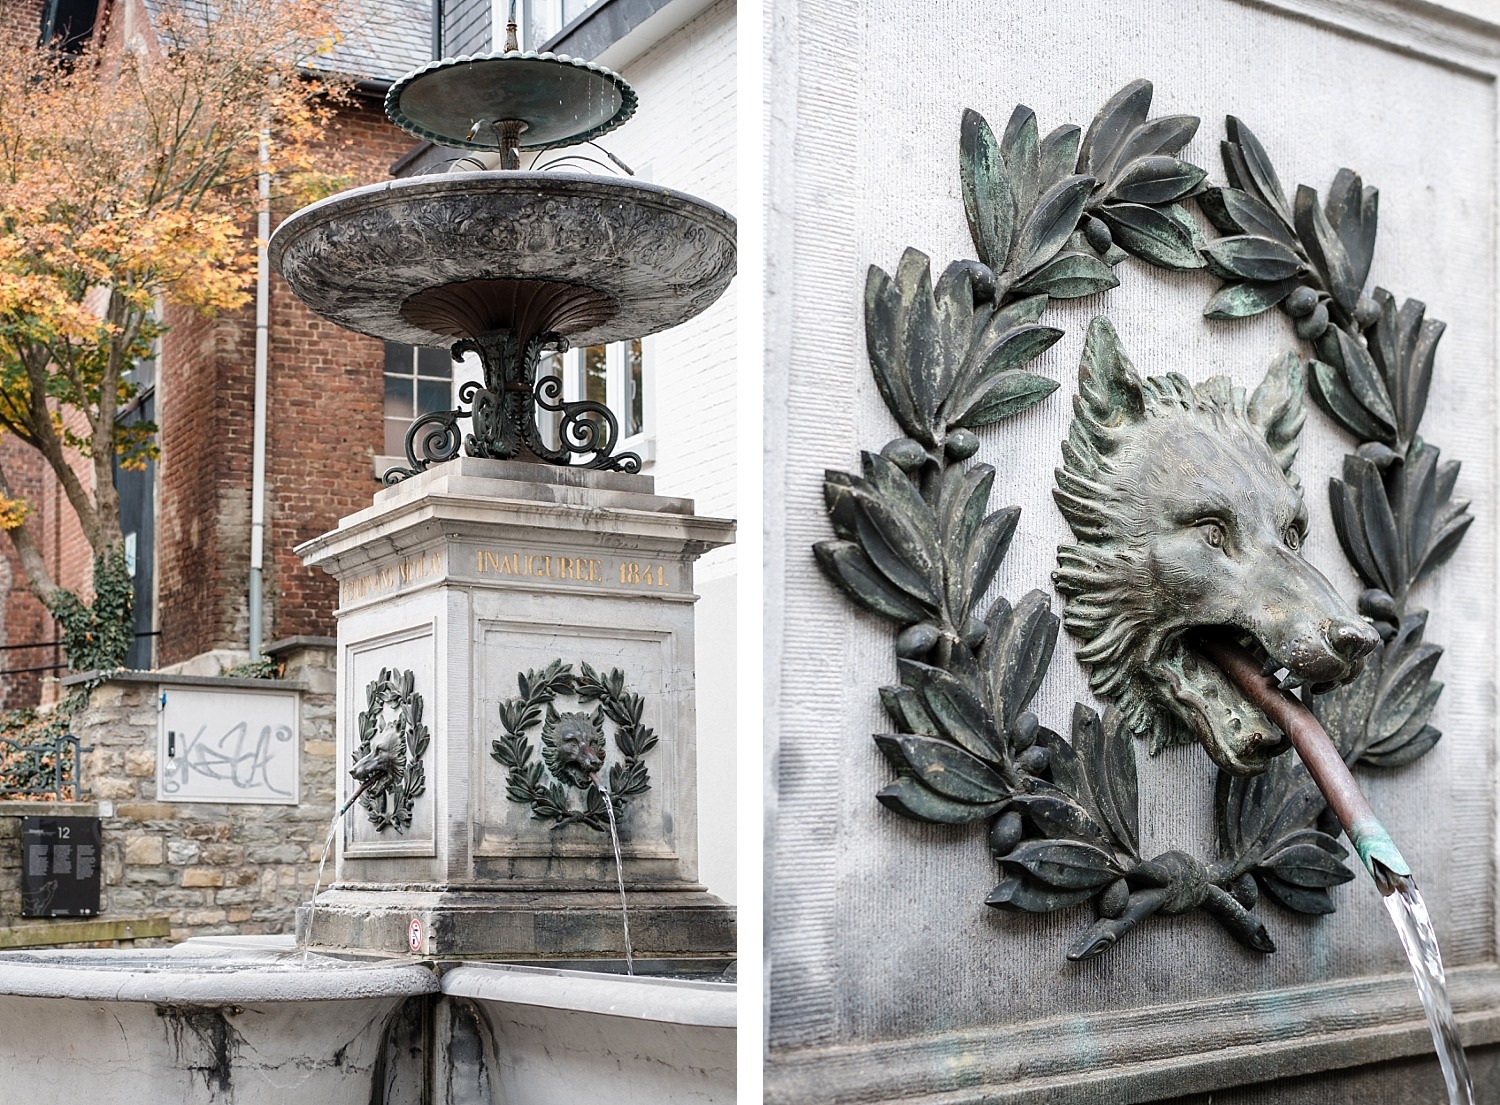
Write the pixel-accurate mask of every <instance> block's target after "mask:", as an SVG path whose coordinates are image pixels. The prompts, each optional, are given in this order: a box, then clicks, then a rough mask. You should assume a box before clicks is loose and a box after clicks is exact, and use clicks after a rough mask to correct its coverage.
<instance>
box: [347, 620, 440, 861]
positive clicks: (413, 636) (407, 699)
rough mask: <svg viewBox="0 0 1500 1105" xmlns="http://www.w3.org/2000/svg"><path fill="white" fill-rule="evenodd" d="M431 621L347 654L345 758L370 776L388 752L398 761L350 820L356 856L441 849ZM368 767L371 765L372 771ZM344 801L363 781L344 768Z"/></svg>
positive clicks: (352, 854)
mask: <svg viewBox="0 0 1500 1105" xmlns="http://www.w3.org/2000/svg"><path fill="white" fill-rule="evenodd" d="M434 648H435V643H434V637H433V628H432V625H431V624H430V623H428V624H426V625H417V626H413V627H411V628H409V629H406V630H398V631H397V632H395V633H391V634H386V635H382V636H379V637H375V638H373V639H369V640H364V641H358V642H355V643H352V644H350V645H349V646H348V647H347V649H346V650H345V653H344V687H343V694H344V695H345V696H347V697H346V698H345V702H346V706H345V709H344V725H345V729H346V732H345V734H344V745H343V746H344V748H345V749H346V752H345V753H344V762H343V763H341V765H340V767H341V771H342V772H346V773H347V772H350V771H351V769H353V770H356V771H359V773H360V775H361V776H366V775H367V774H368V773H369V770H373V768H372V767H371V765H372V763H373V761H374V760H375V759H377V758H380V757H381V756H382V754H385V755H388V756H389V758H390V759H391V761H392V767H393V772H392V774H391V775H390V777H389V779H388V780H385V781H377V782H376V783H374V784H373V785H372V786H371V787H370V789H369V790H368V791H366V793H365V794H364V795H362V796H361V798H360V800H359V803H358V804H357V805H356V807H355V808H354V809H353V810H351V811H350V812H349V814H348V815H347V817H346V818H345V821H344V826H345V827H344V855H345V856H347V857H349V858H351V859H358V858H365V857H378V856H432V855H435V854H436V847H437V837H436V833H435V828H434V826H435V824H436V817H435V811H436V807H437V803H438V788H439V786H440V785H441V781H440V778H439V777H438V775H437V773H436V772H435V770H434V764H435V761H436V748H435V742H434V741H433V740H432V732H433V730H434V729H435V728H436V727H437V726H438V725H440V724H441V713H440V707H439V700H438V696H437V693H436V687H435V685H434V679H433V674H434V673H433V660H434ZM367 769H369V770H367ZM340 785H341V786H342V787H343V788H344V789H343V790H342V791H341V794H340V801H341V803H342V802H343V801H346V800H347V799H348V797H349V795H351V794H353V793H354V790H355V789H356V788H358V787H359V785H360V782H359V781H358V780H357V779H356V778H355V777H353V776H351V775H349V774H345V775H344V777H343V780H342V782H341V784H340Z"/></svg>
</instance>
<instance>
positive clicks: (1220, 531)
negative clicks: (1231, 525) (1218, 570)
mask: <svg viewBox="0 0 1500 1105" xmlns="http://www.w3.org/2000/svg"><path fill="white" fill-rule="evenodd" d="M1198 528H1199V529H1201V530H1202V531H1203V540H1205V541H1207V542H1208V545H1209V548H1212V549H1222V548H1223V547H1224V527H1223V525H1221V524H1220V523H1218V522H1212V521H1209V522H1200V523H1199V527H1198Z"/></svg>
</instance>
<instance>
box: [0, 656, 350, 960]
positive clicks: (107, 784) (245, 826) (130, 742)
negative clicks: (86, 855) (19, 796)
mask: <svg viewBox="0 0 1500 1105" xmlns="http://www.w3.org/2000/svg"><path fill="white" fill-rule="evenodd" d="M284 659H285V660H286V663H287V671H286V675H287V678H288V680H290V681H293V682H296V683H298V684H300V685H302V686H303V687H305V688H306V689H305V690H304V691H303V693H302V695H301V707H300V739H301V743H302V760H301V765H300V775H301V799H302V800H301V802H300V803H299V804H298V805H296V806H271V805H237V804H236V805H231V804H227V803H225V804H216V803H201V804H199V803H193V804H188V803H176V802H159V801H157V794H156V748H157V707H156V694H157V689H158V688H157V685H156V684H155V683H139V682H111V683H106V684H105V685H104V686H102V687H100V688H98V689H97V690H95V691H94V693H93V696H92V698H91V700H90V703H89V706H88V709H87V710H86V711H85V712H84V713H83V715H82V716H81V717H80V719H79V724H78V725H77V726H76V727H75V730H74V731H75V732H76V733H77V734H78V736H79V737H80V738H81V739H82V741H83V743H84V744H85V745H92V746H93V751H91V752H90V753H88V754H87V756H86V758H85V765H84V781H85V786H86V787H87V788H88V791H89V797H90V798H91V799H92V800H93V801H94V802H95V803H96V804H97V806H98V810H99V814H100V815H101V819H102V826H101V828H102V837H103V853H102V855H101V857H100V859H101V862H100V869H101V872H102V875H103V891H102V903H101V904H102V907H103V908H102V912H101V914H100V917H99V920H100V921H101V922H110V921H114V922H119V921H128V920H164V921H165V922H166V927H167V930H168V931H169V932H170V937H169V941H170V942H176V941H179V940H183V939H186V938H187V937H189V936H211V935H230V934H235V933H279V932H291V931H292V928H293V920H294V915H295V912H296V908H297V906H298V905H299V904H301V903H303V902H306V901H308V900H310V899H311V897H312V890H313V882H314V880H315V878H316V877H317V862H318V857H319V856H320V854H321V853H322V848H323V841H324V838H325V836H326V834H327V831H328V819H329V818H330V817H331V816H332V815H333V793H334V790H333V788H334V768H335V764H334V686H335V675H334V650H333V649H332V648H331V647H304V648H299V649H296V650H294V651H290V652H288V653H286V654H284ZM34 808H35V811H36V812H38V813H42V812H44V810H45V807H44V806H42V805H40V804H38V805H36V806H35V807H34ZM70 812H71V811H70ZM7 821H9V822H11V824H9V825H7V824H6V822H7ZM14 822H15V819H14V818H13V817H11V818H6V817H0V944H4V943H5V940H4V935H5V930H6V927H7V926H14V925H15V924H16V920H17V915H18V913H19V905H20V899H19V895H18V893H12V890H13V889H14V884H17V883H18V881H19V864H20V859H19V839H18V836H17V834H16V831H15V824H14ZM331 872H332V864H331V863H330V865H329V868H328V875H325V878H326V877H331ZM40 923H41V922H35V921H32V922H28V923H27V924H28V925H30V926H35V925H37V924H40ZM54 923H55V924H66V923H67V922H47V924H54ZM64 931H66V930H64ZM169 941H168V939H163V941H162V942H169ZM48 942H49V943H50V942H52V940H49V941H48Z"/></svg>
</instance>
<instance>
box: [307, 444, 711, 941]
mask: <svg viewBox="0 0 1500 1105" xmlns="http://www.w3.org/2000/svg"><path fill="white" fill-rule="evenodd" d="M733 532H734V525H733V523H732V522H728V521H724V520H721V519H711V518H699V517H696V516H695V515H694V514H693V509H692V503H691V502H690V501H688V500H684V499H672V498H664V497H661V496H657V495H655V494H653V493H652V481H651V480H650V478H649V477H643V476H628V475H619V474H612V473H595V472H585V471H581V470H578V469H565V468H552V467H548V466H544V465H535V464H519V463H513V462H504V461H484V460H475V459H470V458H463V459H460V460H456V461H452V462H449V463H447V464H444V465H441V466H438V467H436V468H433V469H431V470H429V471H427V472H425V473H423V474H421V475H419V476H417V477H415V478H412V479H409V480H407V481H405V482H403V483H401V484H399V485H397V486H395V487H392V488H388V489H386V490H384V491H381V492H380V493H378V494H377V495H376V496H375V502H374V505H372V506H371V507H370V508H369V509H367V510H364V511H361V512H359V513H358V514H354V515H351V516H350V517H348V518H345V519H343V520H342V521H341V522H340V524H339V527H338V529H336V530H335V531H334V532H332V533H329V534H326V535H324V536H323V537H320V538H317V539H316V540H314V541H310V542H308V543H307V544H305V545H303V546H302V547H301V548H299V549H298V552H299V553H300V554H301V555H302V556H303V557H304V559H305V560H306V561H307V562H308V563H309V564H315V565H318V566H320V567H322V568H324V569H325V570H326V571H328V572H329V573H330V574H332V575H333V576H334V577H336V578H337V579H338V581H339V595H340V601H339V609H338V612H337V613H338V667H339V711H338V746H339V751H338V755H339V762H340V764H341V765H343V768H344V770H345V771H347V769H348V768H349V767H351V766H353V765H354V764H355V763H356V761H358V760H359V759H361V757H362V756H364V755H366V754H367V753H369V752H370V750H371V748H372V747H374V748H376V749H377V750H378V748H379V747H380V745H381V741H382V735H384V736H385V739H386V744H387V745H388V746H398V751H404V758H405V760H406V761H408V762H407V763H406V764H405V765H404V768H403V770H402V772H401V783H400V785H399V786H393V787H392V788H390V793H388V794H386V795H385V796H383V797H382V798H380V799H379V801H378V802H375V803H373V808H372V807H370V806H367V805H365V804H361V803H356V804H355V805H354V807H353V808H352V809H351V810H350V811H349V813H348V815H347V816H346V817H345V820H344V824H343V826H342V829H341V832H340V838H339V846H338V859H337V874H336V881H335V883H334V885H333V886H332V888H331V889H330V890H329V891H328V892H327V893H326V894H324V895H323V896H322V897H320V898H319V899H318V907H317V913H316V921H315V930H314V932H313V936H312V939H313V942H314V943H315V944H316V945H318V946H322V947H339V948H353V949H359V950H362V951H369V952H379V953H406V954H418V955H422V956H430V957H441V958H459V957H462V958H505V959H522V960H526V959H544V958H595V957H599V958H617V957H620V956H622V955H623V953H624V940H623V931H622V926H621V923H620V903H619V894H618V889H617V884H616V872H615V862H614V855H613V850H612V847H611V842H610V837H609V834H608V832H607V831H602V830H601V829H600V828H596V827H594V826H592V825H590V824H586V823H580V822H578V821H573V822H564V823H562V824H558V823H557V820H556V818H555V817H553V816H551V815H550V813H549V812H548V811H547V810H546V809H545V808H540V809H539V807H538V805H537V804H536V803H535V802H534V801H533V800H531V799H529V798H527V796H526V794H525V793H524V791H525V789H526V788H525V787H522V788H521V790H522V791H523V793H518V792H517V786H516V781H515V778H514V776H513V775H512V772H511V770H510V769H509V768H507V766H505V765H504V764H502V763H501V762H499V760H497V758H496V751H497V745H496V742H497V741H502V740H503V739H504V738H506V737H507V729H506V725H505V724H504V722H503V721H502V716H501V708H502V705H504V704H505V703H506V702H507V701H510V700H517V699H519V698H522V697H523V696H524V694H525V691H524V689H523V687H522V686H521V682H522V680H523V679H525V678H526V677H527V676H528V673H542V672H544V671H547V670H548V669H549V665H553V664H554V663H556V664H559V665H565V666H566V670H567V671H570V672H571V673H572V674H574V675H575V676H576V675H579V674H582V673H584V672H585V670H586V669H585V666H587V668H588V669H590V670H592V671H594V672H596V673H597V674H598V675H599V676H600V677H601V678H604V679H606V680H607V679H608V677H609V675H610V673H612V672H614V671H616V670H618V672H619V673H620V676H621V677H622V680H623V682H622V684H617V689H622V692H623V694H625V695H630V694H634V695H639V696H640V708H641V724H643V725H644V726H646V727H649V728H650V729H651V730H652V732H653V733H654V735H655V737H656V743H655V745H654V747H651V748H650V749H649V751H645V752H643V753H641V754H640V755H639V756H638V760H639V766H638V767H637V769H636V770H637V771H639V770H640V768H644V770H645V771H646V772H647V773H648V775H649V778H648V779H647V780H643V781H645V782H648V783H649V789H645V790H644V791H643V792H641V793H638V794H635V795H633V796H632V797H630V799H629V801H628V803H627V804H626V805H625V807H624V809H623V812H622V815H621V816H620V818H619V833H620V838H621V854H622V861H623V874H624V881H625V885H626V891H627V896H628V898H629V901H630V906H631V918H630V919H631V935H632V938H633V944H634V951H635V954H636V955H637V956H643V957H659V958H660V957H666V958H672V957H688V958H702V957H713V956H728V955H733V953H734V921H733V910H732V909H731V908H730V907H728V906H726V905H725V904H724V903H722V902H720V901H719V900H718V899H717V898H714V897H712V896H711V895H709V894H708V893H707V892H706V891H705V890H704V888H703V887H702V886H701V885H700V884H699V883H698V882H697V881H696V880H697V816H696V811H697V804H698V800H699V798H698V794H697V786H696V762H695V747H694V745H695V742H694V693H693V602H694V600H695V598H696V596H695V595H694V594H693V590H692V577H693V567H692V566H693V561H694V560H695V559H696V558H697V557H698V556H699V555H701V554H702V553H703V552H705V551H707V550H709V549H712V548H715V547H717V546H720V545H723V544H726V543H728V542H729V541H731V540H732V538H733ZM561 670H563V669H562V668H553V669H552V671H553V672H554V673H556V672H557V671H561ZM407 673H409V674H410V684H409V690H406V689H404V688H405V687H406V686H407V685H406V684H404V683H403V680H404V679H405V677H406V675H407ZM383 679H389V681H388V682H387V683H385V684H384V686H385V687H386V693H385V697H384V700H383V701H382V700H380V698H379V692H378V691H377V692H376V693H377V700H376V701H374V703H373V709H374V710H375V711H376V712H377V713H380V714H381V717H380V718H378V719H377V718H375V717H373V716H371V717H370V719H369V721H368V722H366V723H362V722H361V715H362V714H365V715H370V711H371V709H372V699H371V693H372V692H371V688H372V686H379V685H381V681H382V680H383ZM534 682H535V680H533V684H534ZM418 700H419V701H418ZM600 705H601V703H600V702H598V701H597V700H593V699H591V698H590V697H589V696H588V695H587V694H585V695H583V696H582V697H580V696H578V695H576V694H572V693H569V692H567V691H563V692H560V693H559V694H558V695H557V696H556V698H555V699H554V700H552V701H551V702H538V703H536V708H535V710H534V711H533V713H532V715H531V716H532V721H531V723H529V724H525V725H517V724H516V723H515V720H514V719H515V717H516V714H513V715H512V727H511V730H510V733H511V745H512V748H514V747H515V744H516V741H515V739H514V738H515V737H516V736H519V737H520V738H521V743H523V744H525V745H526V746H527V754H526V756H525V758H524V759H523V761H522V763H523V767H525V768H527V769H528V770H529V771H531V772H532V777H531V783H530V790H531V794H532V797H533V798H534V797H536V796H537V795H538V794H544V795H548V796H550V798H551V800H554V804H560V805H561V806H563V807H566V808H569V809H571V810H573V811H574V812H577V813H582V812H583V811H584V810H585V809H586V802H587V797H586V792H585V791H586V788H585V787H577V786H573V785H569V783H568V780H567V779H566V777H565V774H564V773H560V772H558V771H557V770H556V765H555V764H549V763H548V760H549V757H548V756H547V755H546V751H547V746H546V740H545V739H544V730H546V729H547V727H548V721H549V717H550V719H551V725H552V729H551V730H550V732H551V735H553V736H555V735H556V734H557V732H558V730H557V724H558V720H559V719H563V720H564V721H565V720H566V718H567V717H568V715H570V714H573V715H580V716H581V717H583V718H588V719H591V721H590V724H592V725H594V726H595V727H596V728H598V729H599V730H600V731H601V732H602V734H603V736H604V737H605V739H606V762H605V765H604V767H603V768H602V769H601V770H600V772H599V776H600V777H601V778H602V779H605V780H608V779H609V778H610V777H611V776H610V770H611V767H612V766H613V765H615V764H617V763H621V764H623V762H624V757H623V756H622V751H623V750H622V748H621V746H620V743H619V736H618V734H619V730H620V726H619V725H618V724H617V723H616V722H615V721H611V720H607V719H603V720H604V724H603V725H602V726H600V725H599V724H598V723H599V721H600V720H601V717H600V715H599V714H598V713H596V710H597V709H598V708H599V707H600ZM518 712H519V711H518ZM400 716H404V717H405V719H406V721H405V722H404V723H402V722H401V721H400V720H399V717H400ZM403 725H404V727H403ZM423 727H425V730H426V735H427V736H428V737H429V738H430V739H427V740H425V743H424V741H423V740H422V739H421V738H422V736H423V733H422V729H423ZM584 731H588V727H587V726H584ZM398 734H400V735H398ZM567 735H568V733H567V729H566V726H564V728H563V730H562V737H563V739H566V737H567ZM371 738H373V742H372V739H371ZM512 758H514V757H512ZM356 785H357V784H355V783H354V782H353V780H352V779H351V778H350V777H349V776H348V775H347V774H345V773H344V771H341V772H340V795H339V801H340V804H342V803H343V802H344V801H346V800H347V798H348V797H349V795H350V794H351V793H352V792H353V788H354V787H355V786H356ZM606 785H608V784H606ZM398 791H404V797H402V796H401V795H400V794H398V793H397V792H398ZM705 798H706V800H708V801H712V800H713V798H712V796H711V795H708V796H705ZM518 799H521V800H518ZM545 805H546V803H543V804H542V806H543V807H545ZM537 812H542V813H544V814H547V816H543V817H538V816H535V814H536V813H537ZM596 812H597V807H596ZM596 820H597V818H596ZM305 925H306V919H305V918H304V919H302V920H301V921H300V922H299V927H302V928H305Z"/></svg>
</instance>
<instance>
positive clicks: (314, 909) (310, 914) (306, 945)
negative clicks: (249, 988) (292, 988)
mask: <svg viewBox="0 0 1500 1105" xmlns="http://www.w3.org/2000/svg"><path fill="white" fill-rule="evenodd" d="M378 778H380V776H378V775H372V776H370V777H369V778H368V779H366V780H365V781H364V782H362V783H360V784H359V788H358V789H357V790H355V792H354V793H353V794H351V795H349V801H347V802H345V803H344V804H343V805H342V806H341V807H339V812H338V813H336V814H334V815H333V820H332V821H331V822H329V824H328V836H327V837H326V838H325V839H324V840H323V857H322V858H321V859H319V860H318V877H317V879H316V880H315V881H314V882H313V896H312V901H311V902H309V903H308V907H307V939H306V940H304V941H303V942H302V962H303V963H306V962H307V953H308V950H309V949H310V948H311V947H312V939H313V920H314V919H315V918H316V917H317V915H318V891H319V890H321V889H322V887H323V866H324V865H325V864H326V863H327V862H328V852H329V849H331V848H332V847H333V837H334V834H335V833H337V832H338V829H339V822H340V821H342V820H343V819H344V814H346V813H348V812H349V810H350V809H351V808H352V807H353V805H354V803H355V802H358V801H359V796H360V795H362V794H363V793H364V792H365V791H366V790H368V789H369V788H370V785H371V784H372V783H374V782H375V780H376V779H378Z"/></svg>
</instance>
